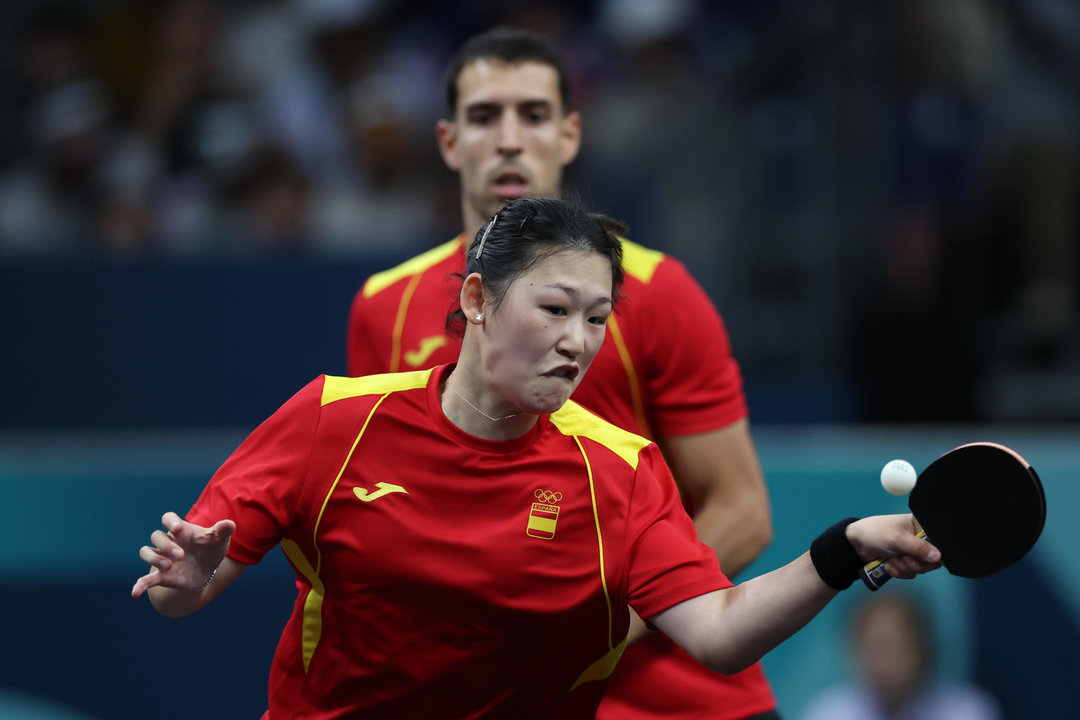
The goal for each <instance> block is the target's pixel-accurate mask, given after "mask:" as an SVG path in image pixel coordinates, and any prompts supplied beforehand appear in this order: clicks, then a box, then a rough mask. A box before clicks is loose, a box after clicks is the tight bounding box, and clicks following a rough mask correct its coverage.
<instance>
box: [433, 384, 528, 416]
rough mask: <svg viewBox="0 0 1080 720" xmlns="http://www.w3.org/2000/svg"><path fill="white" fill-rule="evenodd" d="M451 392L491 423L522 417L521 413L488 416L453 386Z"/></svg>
mask: <svg viewBox="0 0 1080 720" xmlns="http://www.w3.org/2000/svg"><path fill="white" fill-rule="evenodd" d="M448 384H449V383H448ZM450 392H452V393H454V394H455V395H457V396H458V397H459V398H461V399H462V400H464V401H465V404H466V405H468V406H469V407H471V408H472V409H473V410H475V411H476V412H478V413H480V414H481V415H483V416H484V417H486V418H487V419H488V420H490V421H491V422H499V421H500V420H509V419H510V418H515V417H517V416H518V415H520V414H521V413H519V412H516V413H510V414H509V415H503V416H502V417H491V416H490V415H488V414H487V413H486V412H484V411H483V410H481V409H480V408H478V407H476V406H475V405H473V404H472V403H471V402H469V399H468V398H467V397H465V396H464V395H462V394H461V393H459V392H458V391H457V388H455V387H454V386H453V385H450Z"/></svg>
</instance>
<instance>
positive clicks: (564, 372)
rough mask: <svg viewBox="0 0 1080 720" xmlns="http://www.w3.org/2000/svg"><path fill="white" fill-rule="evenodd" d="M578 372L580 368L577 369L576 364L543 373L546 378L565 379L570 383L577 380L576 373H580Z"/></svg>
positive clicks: (561, 366)
mask: <svg viewBox="0 0 1080 720" xmlns="http://www.w3.org/2000/svg"><path fill="white" fill-rule="evenodd" d="M580 372H581V368H580V367H578V366H577V365H576V364H575V365H560V366H559V367H557V368H555V369H554V370H549V371H548V372H546V373H544V375H546V376H548V377H561V378H565V379H566V380H569V381H570V382H573V381H574V380H575V379H576V378H577V376H578V373H580Z"/></svg>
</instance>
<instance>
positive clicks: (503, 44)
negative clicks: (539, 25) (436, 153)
mask: <svg viewBox="0 0 1080 720" xmlns="http://www.w3.org/2000/svg"><path fill="white" fill-rule="evenodd" d="M480 58H495V59H497V60H501V61H503V62H504V63H507V64H510V65H516V64H518V63H523V62H529V61H532V62H538V63H541V64H543V65H550V66H551V67H552V68H554V70H555V73H556V74H557V75H558V76H559V97H560V98H561V99H562V107H563V113H567V112H569V111H570V74H569V73H568V72H567V70H566V63H565V62H564V61H563V58H562V55H561V54H560V53H559V51H558V50H557V49H556V48H555V46H554V45H553V44H552V42H551V40H549V39H548V38H547V37H546V36H544V35H540V34H539V33H534V32H531V31H529V30H520V29H518V28H511V27H497V28H494V29H492V30H488V31H487V32H483V33H480V34H479V35H474V36H473V37H472V38H470V39H469V40H468V41H466V42H465V44H464V45H462V46H461V48H460V49H459V50H458V51H457V52H456V53H454V55H453V57H451V58H450V62H449V64H448V65H447V66H446V73H445V75H444V76H443V83H444V84H445V86H446V111H447V118H451V119H452V118H453V117H454V113H455V112H457V101H458V77H459V76H460V75H461V71H462V70H463V69H464V68H465V66H466V65H468V64H469V63H470V62H472V61H474V60H479V59H480Z"/></svg>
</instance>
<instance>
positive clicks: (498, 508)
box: [132, 198, 938, 720]
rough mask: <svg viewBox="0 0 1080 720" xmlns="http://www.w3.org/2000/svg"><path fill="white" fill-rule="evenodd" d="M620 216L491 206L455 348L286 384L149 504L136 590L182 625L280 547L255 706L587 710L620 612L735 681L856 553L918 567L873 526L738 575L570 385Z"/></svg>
mask: <svg viewBox="0 0 1080 720" xmlns="http://www.w3.org/2000/svg"><path fill="white" fill-rule="evenodd" d="M617 229H618V228H616V227H615V224H614V223H611V221H608V220H606V219H604V218H598V217H596V216H590V215H589V214H587V213H586V212H584V211H583V210H582V209H580V208H579V207H577V206H576V205H574V204H572V203H568V202H565V201H561V200H552V199H537V198H532V199H523V200H517V201H514V202H511V203H510V204H508V205H507V206H506V207H504V208H503V209H502V210H501V211H500V212H499V213H498V214H497V215H496V216H495V217H494V218H492V219H491V220H490V221H489V222H488V223H487V224H486V225H485V226H484V227H483V228H482V229H481V230H480V232H479V233H478V239H477V242H476V243H474V244H473V249H472V250H470V254H469V257H468V264H467V270H466V273H467V275H466V277H465V278H464V281H463V284H462V289H461V295H460V309H456V310H454V312H452V313H451V315H450V318H449V320H448V322H451V323H456V325H457V327H458V328H459V329H461V330H463V332H464V338H463V345H462V350H461V355H460V357H459V359H458V362H457V363H456V364H451V365H444V366H440V367H437V368H434V369H433V370H426V371H421V372H410V373H397V374H388V375H376V376H369V377H360V378H340V377H329V376H323V377H319V378H317V379H316V380H314V381H313V382H312V383H310V384H309V385H307V386H306V387H305V388H303V389H302V390H300V392H298V393H297V394H296V395H295V396H293V397H292V398H291V399H290V400H289V401H288V402H286V403H285V405H283V406H282V407H281V408H280V409H279V410H278V411H277V412H276V413H274V415H272V416H271V417H270V418H269V419H267V420H266V421H265V422H263V423H262V424H261V425H260V426H259V427H258V428H256V429H255V430H254V431H253V432H252V434H251V435H250V436H249V437H248V438H247V439H246V440H245V441H244V443H243V444H242V445H241V446H240V447H239V448H238V449H237V450H236V451H235V452H234V453H233V454H232V456H231V457H229V458H228V460H226V462H225V463H224V465H222V467H221V468H220V469H219V470H218V472H217V473H216V474H215V475H214V476H213V478H212V479H211V480H210V482H209V483H208V485H207V486H206V488H205V490H204V491H203V493H202V495H201V496H200V497H199V499H198V500H197V501H196V503H195V505H194V507H192V509H191V511H190V512H189V513H188V514H187V517H186V518H185V519H181V518H180V517H179V516H178V515H176V514H175V513H166V514H165V515H164V516H163V518H162V522H163V524H164V526H165V530H157V531H155V532H154V533H153V534H152V535H151V542H152V546H145V547H143V548H141V549H140V551H139V555H140V557H142V559H143V560H145V561H146V562H147V563H148V564H149V565H150V566H151V567H150V570H149V572H148V573H147V574H146V575H144V576H143V577H141V578H139V579H138V581H137V582H136V583H135V586H134V588H133V589H132V595H133V596H134V597H139V596H140V595H142V594H143V593H148V594H149V596H150V601H151V602H152V604H153V605H154V607H155V608H156V609H157V610H158V611H159V612H161V613H163V614H165V615H169V616H182V615H187V614H189V613H192V612H194V611H196V610H198V609H200V608H201V607H203V606H204V605H206V604H207V603H208V602H210V601H211V600H212V599H213V598H215V597H216V596H217V595H218V593H220V592H221V591H222V590H224V589H225V588H226V587H227V586H228V585H229V584H230V583H231V582H233V581H234V580H235V579H236V578H237V577H238V576H239V575H240V573H241V572H242V571H243V570H244V568H245V567H247V566H248V565H251V564H253V563H256V562H258V561H259V560H260V559H261V558H262V557H263V555H265V554H266V553H267V552H268V551H270V550H271V549H273V548H274V547H275V546H277V545H279V544H280V545H281V546H282V548H283V550H284V551H285V554H286V555H287V557H288V559H289V561H290V563H291V564H292V566H293V568H294V569H295V570H296V576H297V589H298V594H297V598H296V603H295V606H294V608H293V613H292V616H291V617H290V619H289V621H288V624H287V626H286V628H285V631H284V633H283V634H282V638H281V640H280V643H279V645H278V648H277V651H276V653H275V656H274V660H273V664H272V668H271V672H270V693H269V710H268V712H267V714H266V715H264V717H269V718H271V719H272V720H279V719H283V718H292V717H304V718H341V717H363V718H369V717H370V718H436V717H437V718H479V717H484V718H496V717H497V718H592V717H593V715H594V713H595V709H596V705H597V703H598V702H599V698H600V696H601V694H602V692H603V688H604V684H605V682H606V679H607V677H608V676H609V675H610V673H611V671H612V669H613V668H614V665H615V662H616V661H617V660H618V657H619V655H620V654H621V652H622V650H623V648H624V647H625V642H624V638H625V637H626V632H627V627H628V622H629V617H628V611H627V605H628V604H629V605H630V606H632V607H633V608H634V609H635V610H636V611H637V612H638V613H639V614H640V615H641V616H642V617H644V618H647V619H648V620H649V621H650V622H651V623H652V624H653V625H654V626H655V627H657V628H658V629H660V630H661V631H663V632H664V633H666V634H668V635H669V636H670V637H671V638H672V639H673V640H674V641H675V642H677V643H678V644H679V645H681V646H682V647H683V648H685V649H686V650H687V651H688V652H689V653H690V654H691V655H693V656H694V657H695V658H697V659H698V660H700V661H701V662H703V663H705V664H706V665H708V666H710V667H712V668H714V669H716V670H718V671H720V672H727V673H730V672H735V671H737V670H739V669H741V668H743V667H746V666H747V665H749V664H751V663H753V662H755V661H756V660H758V659H760V657H761V656H762V655H764V654H765V653H766V652H768V651H769V650H770V649H772V648H773V647H775V646H776V645H778V644H779V643H780V642H782V641H783V640H784V639H785V638H787V637H788V636H790V635H791V634H792V633H794V632H796V631H797V630H798V629H799V628H800V627H802V626H803V625H804V624H806V623H807V622H808V621H809V620H810V619H811V618H812V617H813V616H814V615H815V614H816V613H817V612H819V611H820V610H821V609H822V608H823V607H824V606H825V605H826V604H827V603H828V602H829V600H830V599H831V598H832V597H833V596H834V595H835V594H836V593H837V591H838V590H839V589H842V588H843V587H846V586H847V585H848V584H850V583H851V582H852V580H853V579H854V578H856V577H857V573H858V571H859V569H860V568H861V567H862V564H863V563H864V562H866V561H868V560H871V559H874V558H888V571H889V573H890V574H891V575H894V576H896V577H904V578H910V577H913V576H915V575H916V574H919V573H921V572H925V571H928V570H931V569H933V568H934V567H937V564H938V555H937V551H936V549H935V548H933V547H932V546H931V545H930V544H929V543H927V542H926V541H924V540H922V539H919V538H917V537H916V536H915V532H914V529H913V526H912V520H911V516H909V515H892V516H877V517H870V518H864V519H862V520H857V521H853V520H852V519H848V520H845V521H842V522H841V523H838V524H836V525H834V526H832V527H831V528H830V529H828V530H826V531H825V533H823V534H822V535H821V536H820V537H819V538H818V539H817V540H815V541H814V543H813V544H812V546H811V550H810V551H809V552H807V553H804V554H803V555H802V556H801V557H799V558H797V559H796V560H794V561H793V562H791V563H790V564H788V565H786V566H784V567H782V568H780V569H778V570H775V571H773V572H771V573H769V574H767V575H764V576H761V577H758V578H754V579H752V580H749V581H747V582H744V583H742V584H740V585H738V586H734V587H733V586H732V584H731V583H730V582H729V581H728V580H727V578H726V577H725V576H724V575H723V574H722V572H721V570H720V568H719V566H718V564H717V561H716V556H715V554H714V553H713V552H712V551H711V550H710V549H709V548H708V547H706V546H705V545H703V544H702V543H701V542H700V541H699V540H698V539H697V536H696V534H695V532H694V527H693V524H692V522H691V520H690V518H689V517H688V516H687V515H686V513H685V511H684V510H683V509H682V506H681V505H680V504H679V499H678V494H677V490H676V488H675V483H674V481H673V479H672V477H671V474H670V472H669V470H668V468H667V467H666V466H665V465H664V462H663V460H662V458H661V455H660V452H659V450H658V449H657V447H656V446H655V445H654V444H652V443H650V442H648V441H647V440H645V439H643V438H640V437H638V436H636V435H632V434H630V433H627V432H625V431H623V430H620V429H618V428H616V427H615V426H613V425H610V424H608V423H607V422H605V421H603V420H601V419H599V418H598V417H596V416H595V415H592V414H591V413H589V412H587V411H585V410H584V409H582V408H581V407H580V406H578V405H576V404H575V403H573V402H571V401H569V400H568V399H569V397H570V394H571V392H572V391H573V390H574V388H575V387H576V386H577V384H578V382H579V381H580V380H581V378H582V376H583V375H584V373H585V372H586V371H587V370H588V368H589V364H590V362H592V359H593V357H594V356H595V354H596V352H597V350H598V349H599V348H600V344H601V342H602V341H603V338H604V332H605V323H606V321H607V318H608V316H609V314H610V313H611V312H613V310H614V308H615V306H616V304H617V300H618V297H617V295H618V288H619V285H620V281H621V276H622V270H621V263H620V256H621V250H620V246H619V242H618V240H617V238H616V237H615V231H616V230H617ZM448 310H450V309H449V308H448ZM669 311H670V312H672V313H677V312H678V311H679V308H677V307H673V308H670V309H669Z"/></svg>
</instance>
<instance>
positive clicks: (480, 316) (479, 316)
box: [476, 313, 484, 322]
mask: <svg viewBox="0 0 1080 720" xmlns="http://www.w3.org/2000/svg"><path fill="white" fill-rule="evenodd" d="M483 319H484V316H483V315H481V314H480V313H476V322H481V321H482V320H483Z"/></svg>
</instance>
